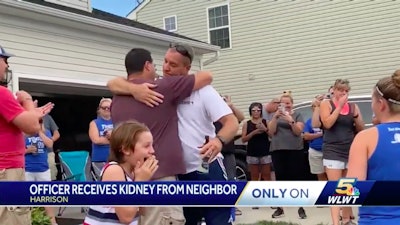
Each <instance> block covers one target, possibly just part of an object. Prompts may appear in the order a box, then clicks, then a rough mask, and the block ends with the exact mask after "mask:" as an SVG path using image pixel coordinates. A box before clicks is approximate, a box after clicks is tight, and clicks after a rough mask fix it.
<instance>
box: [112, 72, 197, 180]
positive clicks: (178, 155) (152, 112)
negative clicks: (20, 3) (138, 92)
mask: <svg viewBox="0 0 400 225" xmlns="http://www.w3.org/2000/svg"><path fill="white" fill-rule="evenodd" d="M131 82H132V83H136V84H141V83H153V84H157V87H156V88H154V90H155V91H157V92H158V93H160V94H162V95H164V101H163V103H162V104H160V105H159V106H157V107H153V108H151V107H148V106H146V105H145V104H143V103H141V102H138V101H137V100H136V99H134V98H133V97H132V96H121V95H116V96H114V97H113V102H112V107H111V118H112V120H113V123H114V125H115V126H116V125H118V124H119V123H121V122H124V121H128V120H136V121H138V122H141V123H144V124H146V126H147V127H148V128H149V129H150V131H151V133H152V134H153V140H154V151H155V155H156V157H157V159H158V161H159V168H158V170H157V171H156V173H155V174H154V176H153V179H159V178H163V177H167V176H175V175H178V174H184V173H185V172H186V171H185V165H184V162H183V150H182V146H181V141H180V139H179V135H178V114H177V108H178V104H179V102H181V101H182V100H183V99H185V98H187V97H189V96H190V94H191V93H192V91H193V87H194V75H189V76H174V77H164V78H162V79H159V80H157V81H152V80H145V79H139V78H138V79H134V80H132V81H131Z"/></svg>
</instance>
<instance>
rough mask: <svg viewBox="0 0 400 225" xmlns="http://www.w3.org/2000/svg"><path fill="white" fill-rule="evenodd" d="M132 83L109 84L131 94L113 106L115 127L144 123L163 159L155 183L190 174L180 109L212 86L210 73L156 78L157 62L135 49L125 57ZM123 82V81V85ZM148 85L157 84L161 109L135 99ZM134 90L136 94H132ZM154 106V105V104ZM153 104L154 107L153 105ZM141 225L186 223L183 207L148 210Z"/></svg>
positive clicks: (117, 98) (116, 81) (116, 90)
mask: <svg viewBox="0 0 400 225" xmlns="http://www.w3.org/2000/svg"><path fill="white" fill-rule="evenodd" d="M125 66H126V71H127V73H128V82H127V81H126V80H125V79H124V78H122V77H121V78H115V79H113V80H111V81H109V83H108V87H109V88H110V90H111V92H114V93H119V94H126V92H128V94H127V95H114V97H113V102H112V105H111V117H112V120H113V123H114V125H118V124H119V123H122V122H125V121H128V120H136V121H139V122H141V123H144V124H145V125H146V126H147V127H148V128H149V129H150V131H151V133H152V134H153V137H154V151H155V156H156V157H157V159H158V160H159V169H158V170H157V171H156V172H155V174H154V176H153V177H152V180H157V181H175V180H176V176H177V175H178V174H182V173H185V172H186V169H185V162H184V156H183V150H182V145H181V142H180V140H179V136H178V114H177V108H178V105H179V103H181V102H182V101H183V100H184V99H185V98H186V97H188V96H190V94H191V93H192V91H193V90H198V89H200V88H201V87H204V86H206V85H208V84H210V83H211V81H212V76H211V74H210V73H208V72H199V73H197V74H196V75H190V76H174V77H163V78H162V79H155V77H156V72H155V66H154V63H153V59H152V57H151V54H150V52H149V51H148V50H145V49H142V48H134V49H132V50H131V51H130V52H129V53H128V54H127V55H126V58H125ZM121 81H122V82H121ZM144 83H149V84H151V85H153V86H152V87H153V90H154V91H156V92H159V93H160V94H161V95H162V96H163V103H162V104H160V105H159V106H157V107H147V106H146V105H145V104H143V103H141V102H139V101H138V100H136V99H135V98H132V96H130V95H131V93H134V96H135V94H136V92H135V91H134V90H133V89H135V88H136V91H137V90H140V88H141V87H138V85H139V86H140V85H142V84H144ZM132 90H133V91H132ZM150 103H151V102H150ZM150 105H151V104H150ZM139 220H140V224H144V225H147V224H148V225H153V224H160V223H161V221H164V220H166V221H165V222H166V223H168V224H169V223H173V224H183V223H184V221H185V218H184V216H183V211H182V207H178V206H171V207H147V208H146V210H145V211H144V213H143V214H142V215H141V216H140V219H139Z"/></svg>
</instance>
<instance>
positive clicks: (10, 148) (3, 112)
mask: <svg viewBox="0 0 400 225" xmlns="http://www.w3.org/2000/svg"><path fill="white" fill-rule="evenodd" d="M24 111H25V110H24V108H22V106H21V105H20V104H19V103H18V101H17V100H16V99H15V97H14V96H13V94H12V93H11V92H10V91H9V90H8V89H7V88H5V87H3V86H0V169H10V168H24V167H25V159H24V155H25V143H24V137H23V134H22V131H21V130H20V129H19V128H18V127H16V126H15V125H14V124H13V123H12V121H13V120H14V119H15V117H17V116H18V115H19V114H21V113H22V112H24Z"/></svg>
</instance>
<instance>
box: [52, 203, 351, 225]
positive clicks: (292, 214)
mask: <svg viewBox="0 0 400 225" xmlns="http://www.w3.org/2000/svg"><path fill="white" fill-rule="evenodd" d="M239 209H240V210H242V213H243V214H242V215H240V216H236V221H235V224H254V223H257V222H258V221H261V220H267V221H285V222H292V223H295V224H298V225H329V224H332V222H331V215H330V211H329V208H327V207H326V208H317V207H307V208H304V209H305V210H306V214H307V219H299V217H298V214H297V209H298V208H296V207H286V208H284V210H285V216H284V217H281V218H279V219H272V217H271V215H272V213H273V212H274V209H271V208H270V207H267V208H259V209H252V208H251V207H243V208H239ZM353 212H354V215H356V217H357V213H358V210H357V208H353ZM84 217H85V215H84V214H83V213H81V211H80V208H76V207H71V208H67V209H66V210H65V212H64V213H63V215H62V216H61V218H72V219H78V220H79V219H81V220H82V222H83V219H84ZM75 221H76V220H75ZM82 222H81V223H82ZM355 222H356V221H355ZM81 223H77V224H81ZM60 225H61V223H60ZM65 225H67V224H65ZM68 225H69V224H68ZM71 225H73V224H71Z"/></svg>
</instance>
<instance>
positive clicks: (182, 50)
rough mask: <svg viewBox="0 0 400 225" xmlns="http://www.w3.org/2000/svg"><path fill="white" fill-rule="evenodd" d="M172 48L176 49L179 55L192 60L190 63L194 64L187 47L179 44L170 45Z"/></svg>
mask: <svg viewBox="0 0 400 225" xmlns="http://www.w3.org/2000/svg"><path fill="white" fill-rule="evenodd" d="M169 47H170V48H174V49H175V50H176V51H177V52H179V54H181V55H183V56H185V57H188V58H189V60H190V63H192V60H193V56H192V55H191V54H190V52H189V51H188V50H187V49H186V48H185V46H183V45H179V44H172V43H171V44H169Z"/></svg>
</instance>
